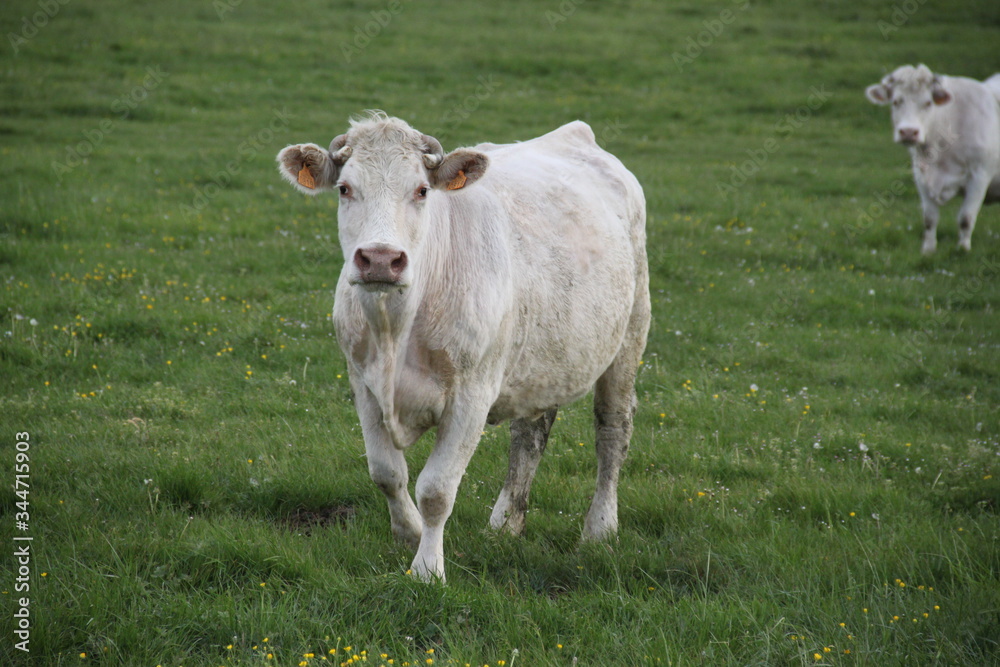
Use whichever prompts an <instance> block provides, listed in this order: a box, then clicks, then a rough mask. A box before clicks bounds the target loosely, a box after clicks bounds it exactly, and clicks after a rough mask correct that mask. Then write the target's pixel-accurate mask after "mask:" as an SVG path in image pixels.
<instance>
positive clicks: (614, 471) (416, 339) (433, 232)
mask: <svg viewBox="0 0 1000 667" xmlns="http://www.w3.org/2000/svg"><path fill="white" fill-rule="evenodd" d="M278 163H279V171H280V172H281V173H282V175H283V176H284V177H285V178H286V179H287V180H288V181H289V182H291V183H292V184H293V185H294V186H296V187H297V188H299V189H300V190H302V191H303V192H306V193H307V194H313V193H315V192H317V191H320V190H326V189H331V188H337V189H339V191H340V209H339V212H338V221H339V222H338V224H339V235H340V244H341V248H342V250H343V252H344V258H345V264H344V268H343V271H342V273H341V274H340V281H339V282H338V284H337V293H336V299H335V303H334V311H333V318H334V325H335V328H336V331H337V339H338V341H339V343H340V346H341V348H342V349H343V352H344V355H345V356H346V357H347V360H348V365H349V372H350V379H351V387H352V388H353V391H354V397H355V401H356V407H357V411H358V416H359V417H360V420H361V428H362V432H363V434H364V440H365V449H366V453H367V457H368V469H369V472H370V474H371V477H372V480H373V481H374V482H375V484H376V485H378V486H379V488H381V490H382V491H383V492H384V493H385V495H386V497H387V498H388V501H389V514H390V517H391V521H392V530H393V533H394V534H395V535H396V536H397V537H398V538H399V539H401V540H403V541H404V542H406V543H409V544H410V545H411V546H412V547H414V548H415V549H416V556H415V557H414V559H413V565H412V572H413V574H414V575H415V576H417V577H419V578H421V579H424V580H428V579H434V578H440V579H443V578H444V569H445V568H444V546H443V531H444V523H445V521H446V519H447V518H448V516H449V515H450V514H451V511H452V507H453V506H454V502H455V494H456V492H457V489H458V485H459V481H460V480H461V478H462V475H463V474H464V472H465V468H466V465H467V464H468V462H469V459H470V458H471V456H472V454H473V452H474V451H475V449H476V446H477V444H478V442H479V438H480V435H481V434H482V431H483V428H484V426H485V424H486V423H491V424H494V423H499V422H501V421H503V420H506V419H511V420H513V421H512V423H511V450H510V463H509V471H508V475H507V479H506V482H505V483H504V486H503V489H502V491H501V492H500V496H499V498H498V499H497V502H496V504H495V506H494V508H493V513H492V516H491V518H490V524H491V525H492V526H493V527H494V528H498V529H505V530H507V531H509V532H511V533H515V534H516V533H519V532H520V531H521V529H522V527H523V525H524V514H525V510H526V507H527V501H528V492H529V490H530V486H531V481H532V479H533V477H534V474H535V470H536V468H537V466H538V462H539V459H540V457H541V455H542V452H543V450H544V449H545V444H546V441H547V438H548V433H549V429H550V427H551V426H552V423H553V422H554V420H555V414H556V413H555V411H556V408H557V406H560V405H564V404H566V403H569V402H570V401H573V400H575V399H577V398H579V397H581V396H583V395H584V394H586V393H587V392H588V391H589V390H590V389H591V388H593V389H594V412H595V421H596V430H597V443H596V445H597V458H598V465H597V488H596V492H595V494H594V498H593V501H592V503H591V506H590V510H589V512H588V514H587V517H586V520H585V522H584V528H583V537H584V539H600V538H604V537H606V536H609V535H611V534H614V533H615V532H616V531H617V528H618V491H617V487H618V473H619V469H620V467H621V465H622V462H623V461H624V459H625V454H626V452H627V450H628V446H629V439H630V436H631V432H632V417H633V414H634V412H635V407H636V398H635V389H634V383H635V376H636V371H637V369H638V366H639V362H640V358H641V356H642V352H643V349H644V347H645V341H646V334H647V331H648V329H649V320H650V305H649V277H648V268H647V263H646V249H645V239H646V233H645V220H646V212H645V199H644V197H643V193H642V188H641V187H640V186H639V183H638V182H637V181H636V179H635V177H634V176H633V175H632V174H631V173H630V172H629V171H628V170H627V169H626V168H625V167H624V166H623V165H622V164H621V162H619V161H618V160H617V159H616V158H615V157H614V156H612V155H610V154H609V153H607V152H605V151H604V150H602V149H601V148H600V147H599V146H598V145H597V143H596V142H595V139H594V133H593V132H592V131H591V129H590V127H588V126H587V125H586V124H585V123H582V122H574V123H570V124H568V125H566V126H564V127H561V128H559V129H557V130H555V131H553V132H551V133H549V134H546V135H544V136H542V137H539V138H537V139H532V140H530V141H525V142H523V143H517V144H509V145H495V144H482V145H480V146H477V147H475V148H471V149H469V148H459V149H457V150H455V151H452V152H451V153H448V154H447V155H445V154H443V151H442V149H441V144H440V143H439V142H438V141H437V140H436V139H434V138H433V137H429V136H427V135H424V134H421V133H420V132H418V131H416V130H414V129H413V128H411V127H410V126H409V125H407V124H406V123H405V122H403V121H402V120H399V119H398V118H388V117H386V116H385V115H384V114H381V113H375V114H372V115H370V116H369V117H368V118H366V119H363V120H355V121H352V122H351V128H350V130H349V131H348V132H347V134H344V135H340V136H339V137H337V138H336V139H334V140H333V142H332V143H331V144H330V149H329V150H325V149H322V148H320V147H319V146H317V145H315V144H299V145H295V146H288V147H287V148H285V149H284V150H282V151H281V152H280V153H279V154H278ZM435 426H436V427H437V437H436V442H435V444H434V448H433V451H432V452H431V454H430V458H429V459H428V460H427V463H426V465H425V466H424V468H423V470H422V471H421V473H420V475H419V477H418V478H417V482H416V487H415V494H416V504H414V502H413V500H412V499H411V497H410V493H409V491H408V473H407V466H406V460H405V458H404V456H403V451H404V450H405V449H406V448H407V447H409V446H410V445H411V444H413V442H414V441H415V440H416V439H417V438H418V437H420V435H421V434H423V433H424V432H426V431H427V430H428V429H430V428H431V427H435Z"/></svg>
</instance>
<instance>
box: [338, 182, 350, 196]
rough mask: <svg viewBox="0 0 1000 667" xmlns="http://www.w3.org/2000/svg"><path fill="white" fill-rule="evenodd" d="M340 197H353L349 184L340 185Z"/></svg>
mask: <svg viewBox="0 0 1000 667" xmlns="http://www.w3.org/2000/svg"><path fill="white" fill-rule="evenodd" d="M340 196H341V197H350V196H351V186H350V185H348V184H347V183H341V184H340Z"/></svg>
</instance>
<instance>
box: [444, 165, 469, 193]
mask: <svg viewBox="0 0 1000 667" xmlns="http://www.w3.org/2000/svg"><path fill="white" fill-rule="evenodd" d="M467 180H469V179H468V178H466V176H465V172H464V171H462V170H461V169H459V171H458V176H456V177H455V178H453V179H451V180H450V181H448V185H446V186H445V190H461V189H462V188H464V187H465V182H466V181H467Z"/></svg>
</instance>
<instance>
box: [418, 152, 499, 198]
mask: <svg viewBox="0 0 1000 667" xmlns="http://www.w3.org/2000/svg"><path fill="white" fill-rule="evenodd" d="M489 164H490V159H489V158H488V157H486V154H485V153H480V152H479V151H473V150H469V149H468V148H458V149H456V150H453V151H452V152H450V153H448V154H447V155H445V156H444V158H442V160H441V164H439V165H438V166H437V167H435V168H434V169H431V170H430V177H431V185H433V186H434V187H435V188H438V189H439V190H460V189H461V188H464V187H467V186H469V185H472V184H473V183H474V182H476V181H477V180H479V179H480V178H481V177H482V175H483V174H485V173H486V169H487V167H489Z"/></svg>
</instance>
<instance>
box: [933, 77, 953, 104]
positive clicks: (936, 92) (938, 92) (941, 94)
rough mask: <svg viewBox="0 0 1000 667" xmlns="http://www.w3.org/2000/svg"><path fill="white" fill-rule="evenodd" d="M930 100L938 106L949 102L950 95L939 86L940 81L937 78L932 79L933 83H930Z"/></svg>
mask: <svg viewBox="0 0 1000 667" xmlns="http://www.w3.org/2000/svg"><path fill="white" fill-rule="evenodd" d="M931 99H932V100H934V104H936V105H938V106H941V105H942V104H948V102H951V93H949V92H948V91H947V90H945V88H944V86H942V85H941V80H940V79H938V78H937V77H934V82H933V83H931Z"/></svg>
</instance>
